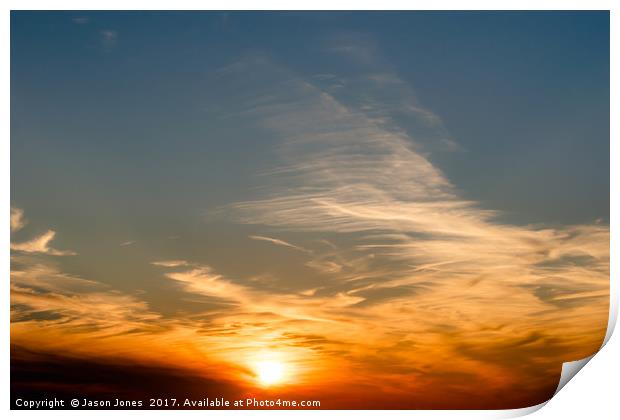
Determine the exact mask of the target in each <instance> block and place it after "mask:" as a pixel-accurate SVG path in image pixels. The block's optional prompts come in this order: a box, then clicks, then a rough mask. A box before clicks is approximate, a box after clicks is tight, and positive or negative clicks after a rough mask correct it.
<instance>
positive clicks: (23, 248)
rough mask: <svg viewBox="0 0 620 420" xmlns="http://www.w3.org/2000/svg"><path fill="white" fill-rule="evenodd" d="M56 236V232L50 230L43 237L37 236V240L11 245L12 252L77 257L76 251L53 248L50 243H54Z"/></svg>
mask: <svg viewBox="0 0 620 420" xmlns="http://www.w3.org/2000/svg"><path fill="white" fill-rule="evenodd" d="M55 236H56V232H55V231H53V230H51V229H50V230H48V231H47V232H45V233H43V234H42V235H40V236H37V237H36V238H34V239H31V240H29V241H25V242H18V243H11V250H12V251H19V252H26V253H38V254H47V255H57V256H66V255H76V253H75V252H74V251H68V250H59V249H56V248H52V247H51V246H50V245H49V244H50V242H52V240H53V239H54V237H55Z"/></svg>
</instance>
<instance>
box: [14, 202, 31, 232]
mask: <svg viewBox="0 0 620 420" xmlns="http://www.w3.org/2000/svg"><path fill="white" fill-rule="evenodd" d="M26 223H27V221H26V219H25V218H24V211H23V210H22V209H19V208H16V207H11V232H17V231H18V230H21V228H23V227H24V226H26Z"/></svg>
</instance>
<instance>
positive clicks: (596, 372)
mask: <svg viewBox="0 0 620 420" xmlns="http://www.w3.org/2000/svg"><path fill="white" fill-rule="evenodd" d="M616 4H618V2H617V1H612V0H590V1H579V0H563V1H560V0H521V1H514V0H510V1H509V0H505V1H497V0H474V1H468V2H464V1H458V0H444V1H439V0H435V1H431V0H426V1H421V0H417V1H415V0H414V1H403V0H383V1H381V2H376V1H375V2H373V1H368V0H337V1H335V0H314V1H308V0H305V1H297V2H295V3H292V2H290V1H289V2H286V1H282V0H263V1H259V0H244V1H240V0H237V1H226V2H224V1H218V2H215V1H199V0H175V1H165V0H150V1H144V0H143V1H139V0H107V1H102V0H91V1H89V2H88V3H87V4H86V3H85V2H84V1H79V0H57V1H55V2H53V4H50V1H45V0H22V1H17V0H5V1H3V2H2V6H0V8H2V12H3V13H2V15H1V18H0V19H1V20H0V21H1V22H2V25H1V28H2V31H1V35H0V39H1V40H2V42H1V43H0V45H1V47H0V48H1V51H0V53H1V58H0V59H1V60H2V65H1V66H0V76H1V78H2V80H3V83H2V86H3V93H4V95H3V97H4V100H3V101H2V102H0V103H1V105H0V106H1V107H2V109H1V111H2V113H1V117H0V118H2V119H1V120H0V121H2V124H1V125H0V127H2V128H1V130H2V131H1V132H2V142H1V145H0V168H1V169H0V173H1V175H0V176H1V177H2V181H1V182H0V188H1V200H2V205H3V208H4V211H5V212H6V213H5V217H4V219H5V220H6V221H8V220H9V214H8V213H9V208H10V162H9V157H10V141H9V138H10V114H9V112H10V65H9V51H10V10H71V9H74V10H270V9H280V10H374V9H381V10H611V57H610V59H611V73H610V74H611V75H612V77H611V104H610V105H611V108H610V109H611V115H612V120H611V142H610V164H611V168H610V169H611V185H612V188H611V191H610V194H611V197H610V199H611V202H610V203H611V215H612V217H611V230H612V232H615V231H616V229H615V227H616V224H617V223H614V221H615V220H616V219H615V218H614V216H615V215H617V213H618V195H617V193H616V191H615V190H614V188H613V186H614V185H617V181H618V170H617V169H615V168H616V165H618V164H619V162H618V159H617V155H618V146H617V139H616V137H617V128H616V121H615V120H614V119H613V116H614V115H618V112H617V111H618V97H619V95H618V84H617V83H616V79H615V78H614V75H616V74H618V70H619V69H620V67H619V66H618V51H617V46H618V45H619V42H618V41H619V38H618V36H619V31H618V27H619V23H620V19H618V16H617V14H618V10H619V9H620V8H619V7H618V6H617V5H616ZM4 226H5V227H4V232H5V234H4V237H3V243H4V245H0V253H1V262H0V264H2V272H3V273H5V275H4V276H3V278H4V279H5V283H4V284H3V287H2V288H1V291H0V296H2V303H3V308H2V309H3V310H2V312H1V314H2V315H1V317H2V319H1V321H0V322H2V327H1V328H2V338H3V340H2V343H3V345H2V349H1V350H0V354H2V360H3V363H2V367H1V369H2V370H1V372H2V376H1V378H2V380H1V381H2V382H1V385H0V386H1V388H0V389H1V390H2V393H1V394H0V395H1V397H0V398H1V401H2V408H3V410H2V411H5V410H7V411H8V409H9V407H10V401H9V389H10V376H9V360H10V356H9V342H10V326H9V323H10V318H9V311H8V308H9V306H10V296H9V288H8V279H9V271H10V267H9V241H10V229H9V224H8V223H5V225H4ZM611 255H620V246H619V240H618V239H617V237H616V236H614V235H612V236H611ZM616 274H617V267H616V265H615V264H614V262H613V260H612V265H611V296H612V298H611V309H610V320H609V327H608V332H607V335H606V337H605V344H606V345H605V348H604V349H603V350H602V351H601V352H600V353H601V354H600V355H597V356H596V357H595V358H593V361H592V362H590V363H589V364H590V365H593V366H592V371H589V372H588V369H586V372H583V373H582V374H580V376H584V378H581V380H580V381H571V383H569V384H568V385H567V386H566V390H563V391H562V392H560V393H559V394H558V396H556V397H554V398H552V400H550V402H548V404H541V405H539V406H535V407H530V408H525V409H519V410H489V411H479V410H472V411H383V410H374V411H352V410H340V411H320V412H317V411H294V412H290V411H252V412H245V411H209V412H205V411H183V412H180V411H175V412H174V416H175V417H177V416H183V417H185V416H187V417H194V418H201V419H203V418H204V417H205V416H209V417H212V418H216V419H217V418H231V419H232V418H245V417H246V416H248V415H251V416H252V417H255V418H257V419H267V418H272V417H279V418H288V417H293V416H294V417H295V418H298V419H310V418H316V417H318V416H321V417H325V416H327V417H338V418H340V417H353V416H355V417H360V418H362V419H363V418H371V416H372V418H376V417H378V416H381V417H389V418H393V419H404V418H424V419H445V418H457V417H458V418H472V419H486V418H506V417H515V416H520V415H525V414H529V413H532V412H535V411H537V410H538V409H539V408H541V407H542V406H545V405H547V408H545V410H541V411H538V412H536V413H535V414H534V415H533V416H534V417H536V418H538V419H544V418H567V419H577V418H579V419H581V418H583V416H585V415H587V416H591V415H592V414H596V415H595V416H594V418H597V419H599V418H600V419H604V418H612V417H613V415H610V414H611V413H617V412H618V410H617V408H618V404H617V403H616V397H617V396H616V391H615V387H616V384H615V378H617V376H616V375H617V374H619V373H620V368H619V366H620V364H619V363H618V358H617V357H615V354H617V353H618V349H619V344H618V339H613V340H611V341H609V339H610V337H611V333H612V331H613V328H614V327H615V322H616V319H617V314H618V302H619V295H618V285H617V281H616V279H617V275H616ZM609 343H611V344H609ZM577 365H578V364H577ZM583 365H585V364H583ZM572 366H576V365H575V364H573V365H572ZM569 368H570V366H569ZM567 369H568V368H567ZM577 370H578V369H577ZM575 373H576V372H575ZM586 374H587V375H586ZM585 376H587V378H585ZM586 379H587V380H586ZM575 382H576V383H575ZM573 383H574V384H573ZM560 388H561V387H559V388H558V389H560ZM589 401H590V402H596V404H595V405H594V406H592V405H590V404H589ZM145 413H148V415H149V416H150V417H152V418H162V419H163V418H166V419H168V418H169V417H170V415H171V413H170V412H167V411H148V412H143V411H115V412H114V413H109V412H106V411H92V412H89V413H88V416H89V417H92V418H95V419H106V420H108V418H109V417H110V415H113V416H115V417H117V416H120V417H122V418H130V417H134V416H143V415H144V414H145ZM9 415H10V416H11V417H12V418H20V419H21V418H34V417H38V416H45V417H49V418H51V419H61V418H62V419H64V418H67V417H69V418H82V417H83V416H84V412H82V411H78V410H74V411H46V412H45V413H38V412H36V411H11V412H10V413H9Z"/></svg>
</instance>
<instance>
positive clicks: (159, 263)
mask: <svg viewBox="0 0 620 420" xmlns="http://www.w3.org/2000/svg"><path fill="white" fill-rule="evenodd" d="M151 264H153V265H156V266H158V267H166V268H173V267H183V266H186V265H188V262H187V261H185V260H165V261H153V262H152V263H151Z"/></svg>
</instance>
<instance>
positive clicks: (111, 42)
mask: <svg viewBox="0 0 620 420" xmlns="http://www.w3.org/2000/svg"><path fill="white" fill-rule="evenodd" d="M99 35H100V37H101V45H102V46H103V47H104V48H112V47H114V46H115V45H116V44H117V42H118V32H117V31H114V30H112V29H104V30H102V31H100V32H99Z"/></svg>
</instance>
